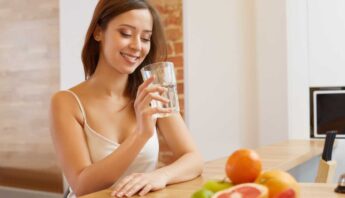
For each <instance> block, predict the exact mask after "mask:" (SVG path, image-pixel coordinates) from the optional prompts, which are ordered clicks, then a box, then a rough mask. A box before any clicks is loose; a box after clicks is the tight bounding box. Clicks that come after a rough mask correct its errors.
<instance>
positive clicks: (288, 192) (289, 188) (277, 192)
mask: <svg viewBox="0 0 345 198" xmlns="http://www.w3.org/2000/svg"><path fill="white" fill-rule="evenodd" d="M255 183H258V184H261V185H264V186H266V187H267V188H268V189H269V198H298V197H299V196H300V195H299V192H300V187H299V185H298V183H297V181H296V180H295V178H294V177H292V176H291V175H290V174H289V173H287V172H285V171H280V170H270V171H265V172H263V173H262V174H260V175H259V177H258V178H257V179H256V180H255Z"/></svg>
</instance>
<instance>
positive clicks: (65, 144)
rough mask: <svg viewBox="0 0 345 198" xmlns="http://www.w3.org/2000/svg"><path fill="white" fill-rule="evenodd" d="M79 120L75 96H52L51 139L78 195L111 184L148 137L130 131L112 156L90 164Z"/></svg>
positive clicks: (65, 172) (63, 168) (60, 94)
mask: <svg viewBox="0 0 345 198" xmlns="http://www.w3.org/2000/svg"><path fill="white" fill-rule="evenodd" d="M81 123H82V116H81V113H80V110H79V108H78V106H76V102H75V100H74V98H72V96H70V94H67V93H63V92H60V93H57V94H56V95H54V96H53V98H52V102H51V133H52V138H53V142H54V145H55V150H56V153H57V157H58V161H59V162H60V165H61V168H62V170H63V172H64V174H65V175H66V178H67V180H68V182H69V184H70V185H71V187H72V189H73V191H74V192H75V193H76V194H77V195H82V194H86V193H91V192H94V191H97V190H101V189H104V188H107V187H109V186H111V185H112V184H113V183H114V181H116V180H117V178H119V177H120V176H121V174H122V173H123V172H124V171H125V170H126V169H127V167H128V166H129V164H130V163H131V162H132V161H133V160H134V158H135V157H136V155H137V154H138V153H139V151H140V150H141V148H142V147H143V145H144V144H145V143H146V141H147V137H145V136H142V135H140V134H139V133H133V134H132V135H131V136H130V137H129V138H127V139H126V140H125V141H124V143H123V144H121V146H120V147H119V148H118V149H116V150H115V151H114V152H113V153H112V154H111V155H109V156H108V157H106V158H105V159H103V160H100V161H98V162H96V163H93V164H92V162H91V159H90V157H89V151H88V148H87V144H86V141H85V137H84V132H83V128H82V125H81ZM119 159H120V160H119Z"/></svg>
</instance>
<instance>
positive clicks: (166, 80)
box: [140, 62, 180, 118]
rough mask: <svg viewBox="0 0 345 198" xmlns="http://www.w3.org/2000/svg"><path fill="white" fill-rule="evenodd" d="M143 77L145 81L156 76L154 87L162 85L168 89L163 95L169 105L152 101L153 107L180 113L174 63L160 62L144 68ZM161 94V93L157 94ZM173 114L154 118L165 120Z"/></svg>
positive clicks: (158, 114)
mask: <svg viewBox="0 0 345 198" xmlns="http://www.w3.org/2000/svg"><path fill="white" fill-rule="evenodd" d="M140 71H141V75H142V77H143V79H144V80H146V79H148V78H150V77H151V76H155V79H154V81H153V83H152V85H157V84H158V85H160V86H162V87H165V88H167V90H168V91H167V92H164V93H163V94H162V96H163V97H165V98H167V99H169V102H168V103H167V104H164V103H162V102H160V101H157V100H152V101H151V107H161V108H172V110H173V111H172V113H177V112H179V111H180V106H179V102H178V94H177V87H176V75H175V70H174V64H173V63H172V62H158V63H153V64H150V65H146V66H144V67H143V68H142V69H141V70H140ZM156 94H159V93H156ZM170 115H171V113H157V114H155V115H154V116H155V117H156V118H163V117H167V116H170Z"/></svg>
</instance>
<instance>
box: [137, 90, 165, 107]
mask: <svg viewBox="0 0 345 198" xmlns="http://www.w3.org/2000/svg"><path fill="white" fill-rule="evenodd" d="M152 100H156V101H159V102H162V103H164V104H167V103H168V102H169V99H168V98H165V97H162V96H160V95H158V94H157V93H150V94H148V95H147V96H146V97H145V98H144V100H143V101H142V102H141V103H139V106H142V105H143V106H144V107H145V106H148V105H149V104H150V102H151V101H152Z"/></svg>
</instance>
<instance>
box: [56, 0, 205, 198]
mask: <svg viewBox="0 0 345 198" xmlns="http://www.w3.org/2000/svg"><path fill="white" fill-rule="evenodd" d="M165 53H166V46H165V40H164V36H163V30H162V26H161V24H160V21H159V17H158V15H157V13H156V11H155V10H154V9H153V8H152V6H151V5H149V4H148V3H147V2H146V1H145V0H100V1H99V2H98V4H97V7H96V9H95V12H94V15H93V18H92V21H91V24H90V26H89V29H88V32H87V35H86V40H85V44H84V48H83V52H82V61H83V64H84V70H85V78H86V80H85V81H84V82H82V83H80V84H78V85H76V86H75V87H72V88H71V89H69V90H66V91H60V92H58V93H56V94H55V95H54V96H53V97H52V101H51V129H52V130H51V132H52V138H53V142H54V145H55V148H56V152H57V156H58V160H59V163H60V164H61V167H62V170H63V172H64V175H65V177H66V179H67V181H68V183H69V185H70V187H71V188H70V190H71V192H70V193H69V197H74V196H76V195H77V196H80V195H84V194H88V193H92V192H95V191H98V190H102V189H105V188H109V187H111V186H112V188H113V193H112V195H113V196H117V197H123V196H127V197H130V196H132V195H134V194H139V195H145V194H147V193H148V192H149V191H155V190H159V189H162V188H164V187H165V186H166V185H168V184H173V183H177V182H182V181H186V180H190V179H193V178H195V177H197V176H198V175H200V174H201V171H202V167H203V165H202V164H203V162H202V159H201V156H200V154H199V153H198V151H197V149H196V146H195V144H194V143H193V141H192V139H191V137H190V135H189V133H188V129H187V127H186V126H185V124H184V122H183V119H182V118H181V116H180V115H179V114H176V113H175V114H172V115H171V116H169V117H166V118H160V119H153V114H156V113H170V112H171V109H167V108H151V107H150V105H149V104H150V101H151V100H158V101H161V102H163V103H166V102H168V101H167V99H166V98H163V97H161V96H160V95H156V94H153V93H157V92H159V93H162V92H164V91H166V89H165V88H163V87H160V86H149V85H150V84H151V83H152V82H153V78H150V79H148V80H146V81H145V82H143V80H142V78H141V75H140V69H141V68H142V67H143V66H144V65H147V64H150V63H153V62H156V61H160V60H164V59H162V58H164V57H165ZM157 131H159V132H160V133H161V134H162V135H163V136H164V138H165V139H166V140H167V143H168V145H169V146H170V148H171V149H172V151H173V153H174V154H175V155H176V156H177V157H178V158H177V160H176V161H175V162H173V163H171V164H170V165H167V166H165V167H162V168H157V166H156V165H157V159H158V139H157Z"/></svg>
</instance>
